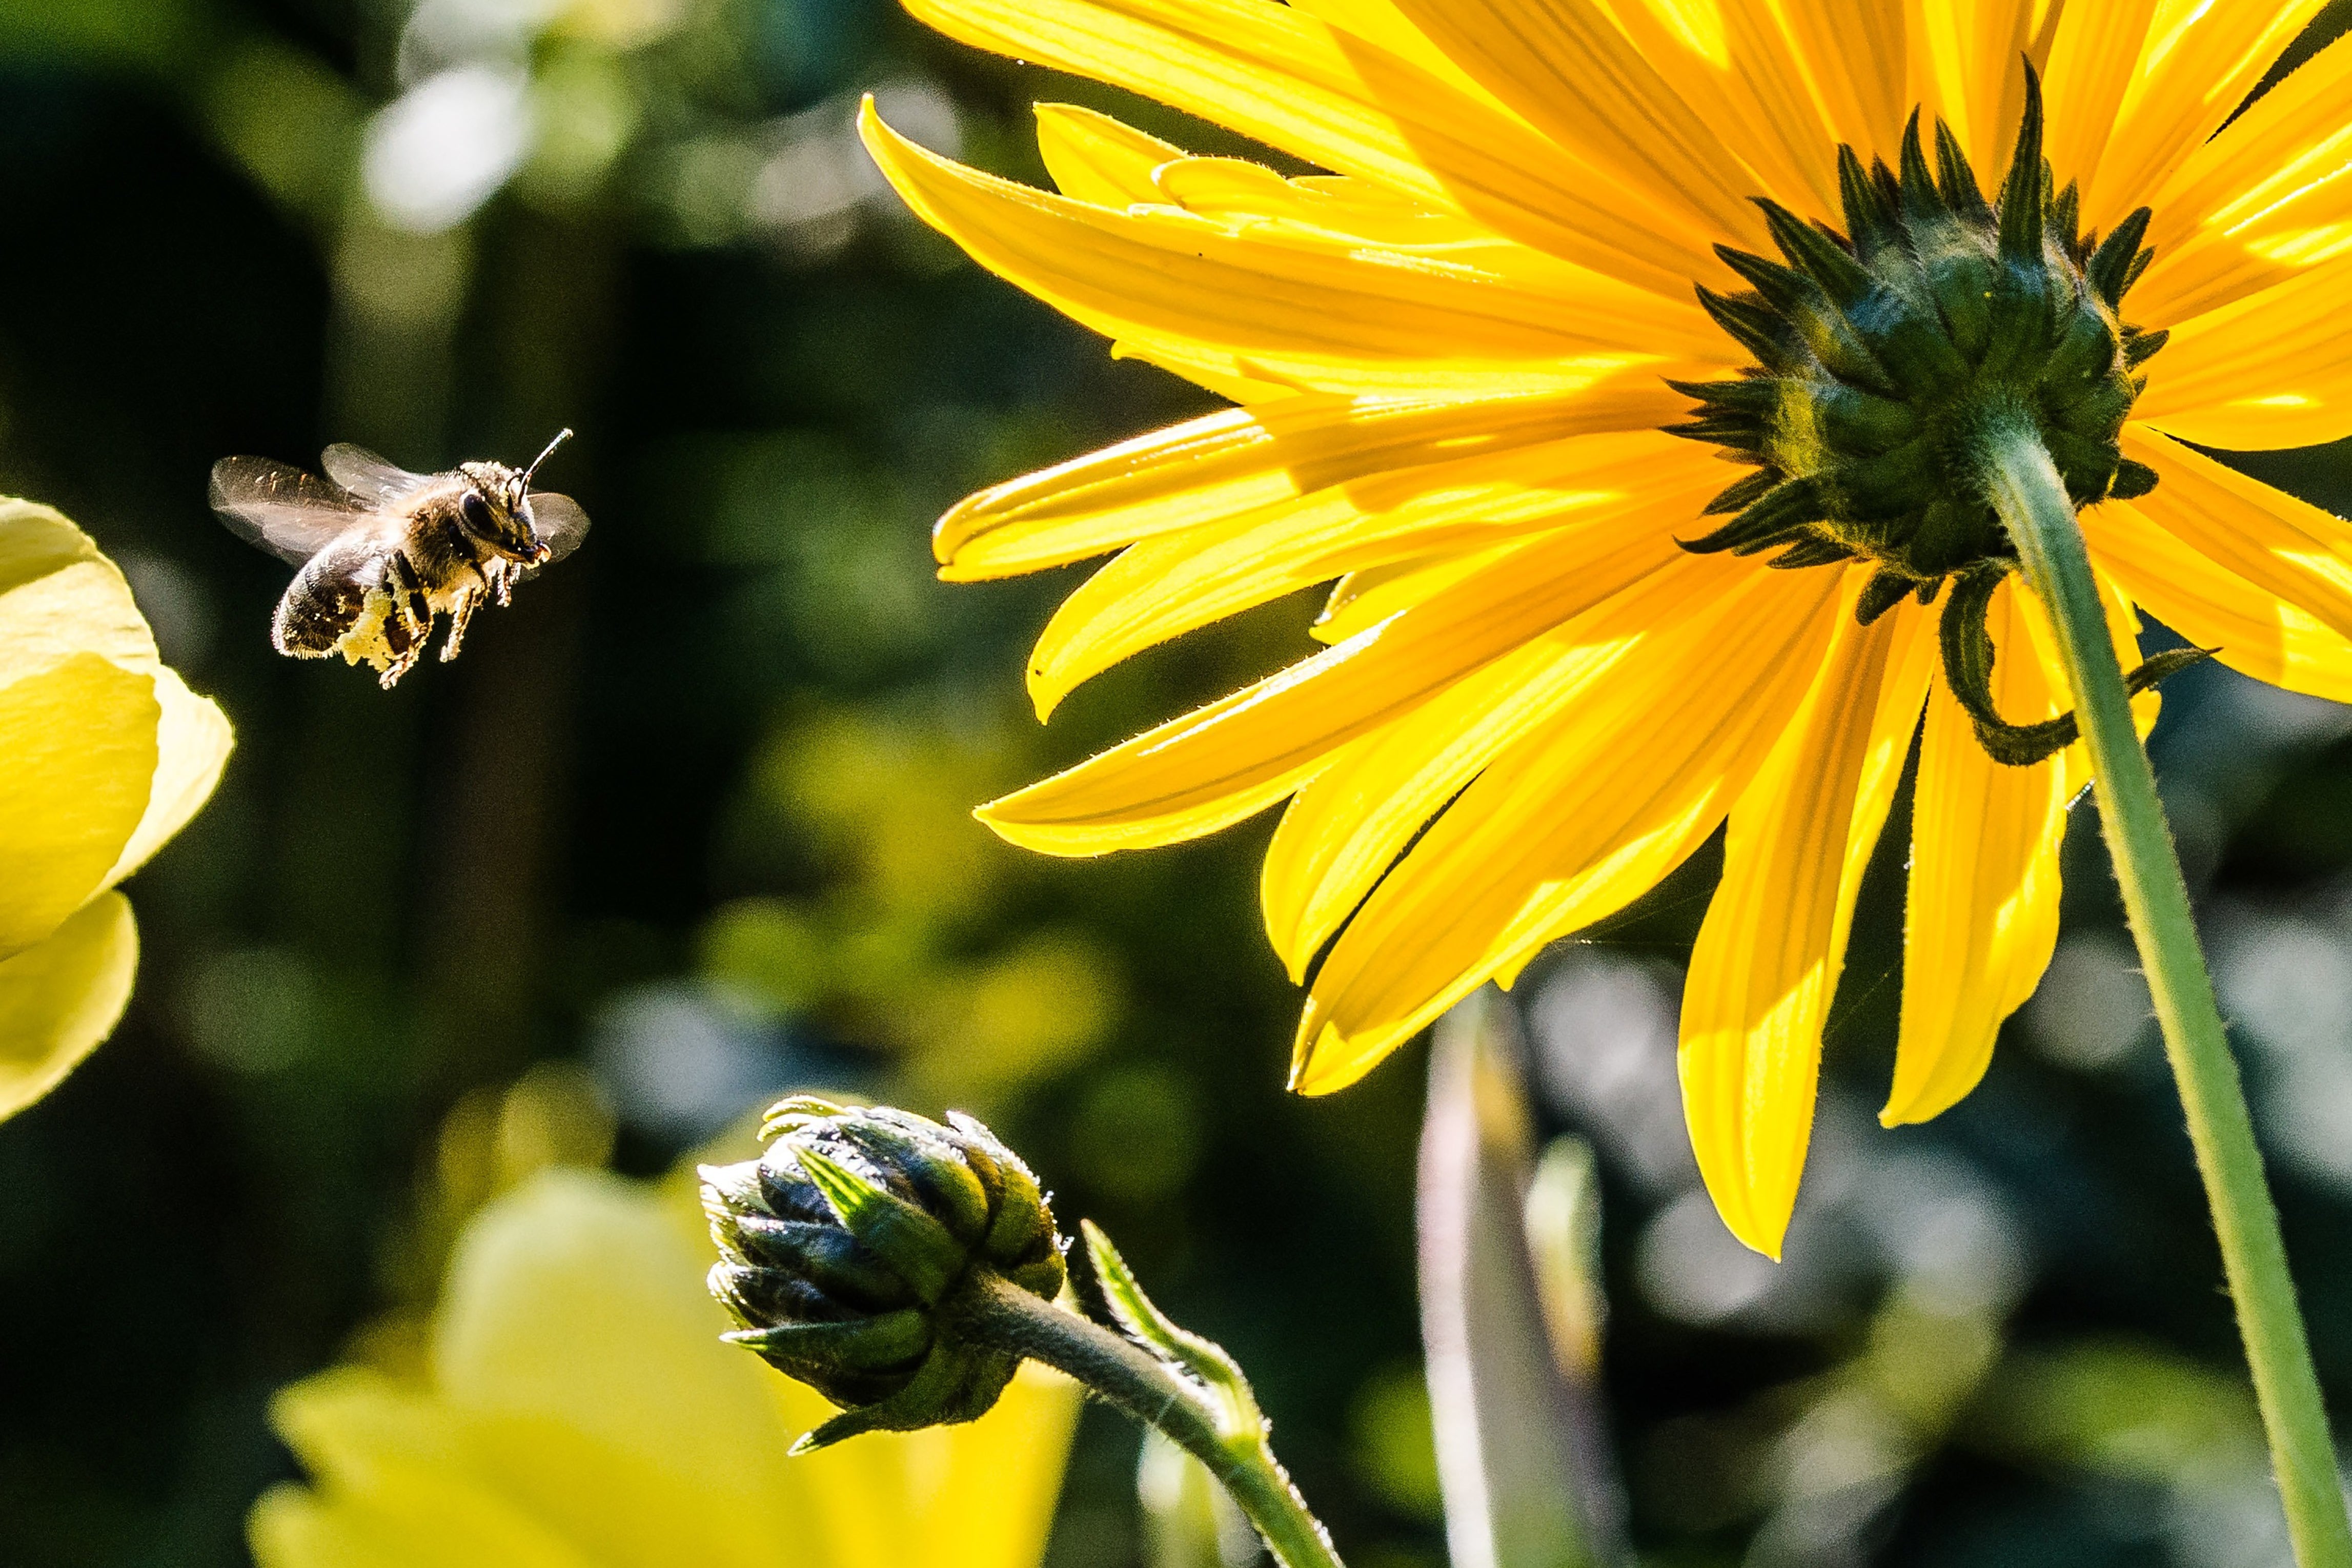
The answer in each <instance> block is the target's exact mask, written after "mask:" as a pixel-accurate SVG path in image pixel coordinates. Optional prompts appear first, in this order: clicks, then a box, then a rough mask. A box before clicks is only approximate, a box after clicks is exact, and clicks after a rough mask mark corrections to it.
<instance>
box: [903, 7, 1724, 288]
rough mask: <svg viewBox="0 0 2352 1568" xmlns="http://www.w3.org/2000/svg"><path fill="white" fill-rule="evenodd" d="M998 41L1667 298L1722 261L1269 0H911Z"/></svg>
mask: <svg viewBox="0 0 2352 1568" xmlns="http://www.w3.org/2000/svg"><path fill="white" fill-rule="evenodd" d="M908 10H909V11H911V12H912V13H913V14H914V15H915V16H916V17H917V18H918V19H919V20H921V21H923V22H926V23H928V24H929V25H930V26H934V27H937V28H939V29H940V31H941V32H944V33H947V34H949V35H950V37H957V38H961V39H962V40H963V41H964V42H966V43H968V44H973V45H976V46H978V47H981V48H983V49H990V50H993V51H994V52H996V53H998V54H1002V55H1011V56H1013V57H1017V58H1021V59H1025V60H1033V61H1035V62H1036V63H1038V64H1040V65H1046V66H1052V67H1055V68H1058V69H1061V70H1066V71H1073V72H1076V74H1078V75H1080V76H1085V77H1089V78H1094V79H1096V80H1098V81H1107V82H1110V83H1113V84H1114V85H1116V86H1118V87H1123V88H1127V89H1129V90H1131V91H1135V92H1139V93H1141V94H1143V95H1144V96H1146V97H1148V98H1152V99H1158V100H1160V102H1162V103H1166V104H1170V105H1171V106H1173V107H1175V108H1177V109H1181V110H1185V111H1187V112H1188V113H1192V114H1197V115H1200V116H1201V117H1202V118H1203V119H1206V120H1212V121H1214V122H1215V123H1217V124H1220V125H1223V126H1225V127H1227V128H1228V129H1230V130H1234V131H1240V132H1241V133H1242V134H1243V135H1244V136H1249V137H1254V138H1255V139H1256V140H1258V141H1265V142H1266V143H1268V144H1270V145H1272V146H1275V147H1278V148H1281V149H1283V150H1284V151H1286V152H1290V153H1293V154H1295V155H1296V156H1297V157H1300V158H1303V159H1306V160H1307V162H1312V163H1315V164H1318V165H1319V166H1321V167H1323V168H1326V169H1328V170H1331V171H1333V172H1337V173H1342V174H1356V175H1360V176H1363V177H1365V178H1367V179H1371V180H1376V181H1379V182H1381V183H1385V184H1388V185H1391V186H1392V187H1394V188H1395V189H1397V190H1399V191H1401V192H1406V193H1412V194H1413V195H1415V196H1417V197H1419V198H1421V199H1422V200H1424V201H1426V202H1429V203H1430V204H1433V205H1438V206H1448V207H1455V208H1459V209H1461V210H1463V211H1466V212H1468V213H1469V214H1472V215H1473V216H1475V217H1476V218H1478V219H1479V220H1480V221H1482V222H1484V223H1486V224H1487V225H1490V226H1491V227H1493V228H1494V229H1496V231H1497V232H1498V233H1501V234H1505V235H1510V236H1511V237H1512V238H1515V239H1517V240H1520V241H1522V242H1524V243H1526V244H1528V245H1532V246H1537V247H1538V248H1539V249H1543V250H1548V251H1550V252H1551V253H1552V254H1554V255H1556V256H1565V257H1567V258H1568V259H1570V260H1571V261H1576V262H1580V263H1582V264H1583V265H1585V266H1588V267H1593V268H1594V269H1595V270H1597V271H1601V272H1604V273H1607V274H1608V275H1610V276H1611V277H1619V278H1622V279H1623V280H1625V281H1627V282H1630V283H1635V284H1639V285H1641V286H1642V287H1645V288H1648V289H1651V290H1652V291H1654V292H1655V293H1657V294H1659V295H1661V296H1663V297H1664V298H1670V299H1675V300H1677V301H1680V300H1683V299H1686V298H1689V288H1690V279H1691V278H1693V277H1698V276H1702V275H1704V274H1705V273H1706V271H1707V270H1708V269H1710V268H1711V267H1714V266H1715V265H1716V264H1715V260H1714V257H1713V256H1712V255H1711V254H1710V253H1709V252H1708V251H1707V249H1706V243H1705V236H1702V235H1695V234H1691V233H1688V232H1683V233H1679V234H1666V233H1663V232H1661V230H1660V228H1659V226H1658V225H1655V224H1654V223H1652V222H1650V221H1648V220H1649V214H1647V213H1646V212H1644V211H1643V206H1642V204H1640V203H1637V202H1635V201H1633V200H1632V199H1631V198H1630V197H1629V196H1628V195H1627V194H1626V193H1624V192H1623V191H1622V189H1621V188H1620V187H1618V186H1617V185H1616V183H1614V182H1613V181H1611V180H1608V179H1606V178H1604V177H1602V176H1601V175H1600V174H1598V173H1597V172H1594V171H1592V170H1591V169H1589V168H1585V167H1583V166H1581V165H1580V164H1579V163H1577V162H1575V161H1574V160H1573V159H1570V158H1569V157H1567V156H1565V155H1564V154H1563V153H1562V152H1560V151H1559V149H1558V148H1556V147H1554V146H1553V145H1552V144H1551V143H1550V142H1549V141H1546V140H1545V139H1544V138H1543V137H1541V136H1539V135H1538V134H1536V133H1535V132H1534V131H1532V130H1530V129H1529V128H1528V126H1527V125H1526V124H1525V123H1523V122H1522V121H1520V120H1517V119H1516V118H1513V117H1511V116H1508V115H1506V114H1503V113H1499V112H1497V111H1495V110H1490V109H1488V108H1487V107H1486V105H1484V104H1482V103H1481V102H1480V101H1479V99H1477V98H1475V97H1474V96H1472V95H1470V94H1467V93H1465V92H1463V91H1461V90H1459V89H1455V88H1454V87H1451V86H1449V85H1448V84H1447V83H1446V82H1445V81H1444V79H1442V78H1440V77H1437V76H1433V75H1432V74H1430V73H1429V72H1427V71H1424V70H1422V69H1421V68H1418V67H1416V66H1414V65H1413V64H1412V62H1411V61H1409V60H1407V59H1405V58H1402V57H1399V56H1397V55H1394V54H1391V53H1390V52H1389V51H1388V50H1386V49H1384V48H1381V47H1378V46H1377V45H1374V44H1371V43H1370V42H1367V41H1365V40H1363V39H1361V38H1360V37H1355V36H1353V35H1349V34H1339V35H1335V34H1334V33H1333V31H1332V29H1330V28H1328V27H1327V26H1323V25H1322V24H1321V23H1319V22H1318V21H1316V20H1315V19H1314V18H1313V17H1312V16H1308V15H1307V14H1306V13H1305V12H1304V11H1302V10H1300V9H1297V8H1296V7H1291V6H1286V5H1275V4H1271V3H1270V0H910V4H909V5H908Z"/></svg>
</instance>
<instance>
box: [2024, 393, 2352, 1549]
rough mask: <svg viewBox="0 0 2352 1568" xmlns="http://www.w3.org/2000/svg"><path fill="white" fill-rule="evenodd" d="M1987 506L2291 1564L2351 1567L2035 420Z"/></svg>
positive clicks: (2337, 1490) (2249, 1144)
mask: <svg viewBox="0 0 2352 1568" xmlns="http://www.w3.org/2000/svg"><path fill="white" fill-rule="evenodd" d="M1982 457H1983V475H1984V480H1985V483H1986V486H1987V487H1988V488H1989V490H1990V494H1991V499H1992V503H1993V506H1994V507H1995V508H1996V509H1997V510H1998V511H1999V512H2000V518H2001V521H2002V522H2003V523H2004V524H2005V525H2006V526H2007V527H2008V529H2009V534H2010V538H2011V539H2013V540H2014V541H2015V542H2016V546H2017V553H2018V559H2019V560H2020V561H2021V564H2022V565H2023V567H2024V573H2025V580H2026V582H2027V583H2028V584H2029V585H2031V587H2032V590H2033V592H2034V594H2035V596H2036V597H2038V598H2039V599H2040V600H2041V601H2042V605H2043V607H2044V608H2045V609H2046V610H2047V611H2048V612H2049V615H2050V620H2051V622H2052V624H2053V626H2054V627H2055V629H2056V631H2057V634H2058V643H2059V648H2060V654H2061V657H2062V658H2063V661H2064V664H2065V666H2066V678H2067V684H2068V685H2070V686H2072V687H2073V689H2074V709H2075V713H2076V714H2077V715H2078V716H2079V719H2080V722H2081V725H2082V733H2083V740H2084V744H2085V745H2087V746H2088V747H2089V748H2090V753H2091V770H2092V774H2093V776H2094V777H2095V779H2097V782H2098V795H2099V821H2100V823H2101V825H2102V827H2103V828H2104V829H2105V835H2106V841H2107V852H2108V854H2109V855H2110V856H2111V857H2112V859H2113V860H2114V862H2115V868H2116V882H2117V883H2119V884H2120V885H2121V887H2122V889H2123V897H2124V909H2125V911H2126V913H2127V914H2128V915H2129V916H2130V918H2131V928H2132V936H2133V939H2134V940H2135V941H2136V942H2137V944H2138V946H2139V955H2140V961H2141V963H2142V965H2143V966H2144V967H2145V968H2146V970H2147V984H2148V990H2149V992H2150V993H2151V994H2152V995H2153V997H2154V998H2155V1001H2156V1016H2157V1020H2158V1023H2159V1024H2160V1025H2161V1026H2162V1029H2163V1031H2164V1048H2165V1054H2166V1056H2167V1057H2168V1059H2169V1060H2170V1061H2171V1063H2172V1073H2173V1078H2174V1080H2175V1082H2177V1083H2178V1084H2179V1089H2180V1103H2181V1107H2182V1109H2183V1110H2184V1111H2185V1112H2186V1113H2188V1121H2189V1142H2190V1144H2191V1145H2194V1146H2195V1149H2196V1152H2197V1169H2198V1173H2199V1174H2200V1176H2203V1178H2204V1181H2205V1197H2206V1201H2207V1203H2208V1204H2209V1205H2210V1207H2211V1208H2212V1211H2213V1228H2214V1230H2215V1232H2216V1233H2217V1234H2218V1235H2219V1237H2220V1239H2221V1267H2222V1270H2223V1271H2224V1273H2225V1274H2226V1276H2227V1277H2228V1280H2229V1287H2230V1295H2231V1300H2232V1301H2235V1302H2236V1304H2237V1309H2238V1330H2239V1333H2241V1335H2242V1336H2243V1338H2244V1341H2245V1345H2246V1362H2247V1364H2248V1365H2249V1367H2250V1368H2251V1369H2252V1373H2253V1382H2254V1396H2255V1398H2256V1400H2257V1401H2258V1402H2259V1403H2260V1405H2261V1406H2262V1413H2263V1432H2264V1434H2265V1435H2266V1436H2267V1437H2268V1438H2269V1440H2270V1448H2271V1463H2272V1467H2273V1469H2274V1470H2275V1472H2276V1474H2277V1477H2278V1488H2279V1497H2280V1500H2281V1501H2282V1502H2283V1503H2284V1505H2285V1509H2286V1521H2287V1531H2288V1533H2289V1535H2290V1536H2291V1537H2292V1539H2293V1541H2294V1556H2295V1561H2296V1562H2297V1563H2300V1564H2301V1565H2302V1568H2352V1521H2347V1517H2346V1513H2345V1502H2344V1492H2343V1489H2342V1487H2341V1485H2340V1484H2339V1482H2338V1480H2337V1479H2336V1454H2335V1448H2334V1445H2333V1444H2332V1442H2331V1441H2330V1438H2329V1436H2328V1429H2327V1412H2326V1406H2324V1405H2323V1404H2322V1403H2321V1400H2320V1394H2319V1378H2318V1375H2316V1374H2315V1372H2314V1371H2313V1369H2312V1364H2311V1347H2310V1345H2309V1343H2307V1341H2306V1339H2305V1334H2304V1327H2303V1316H2302V1312H2301V1311H2300V1310H2299V1309H2298V1308H2297V1306H2296V1304H2295V1292H2294V1279H2293V1278H2292V1277H2291V1276H2290V1275H2289V1274H2288V1272H2287V1265H2286V1246H2285V1243H2284V1240H2282V1239H2281V1238H2280V1235H2279V1223H2278V1213H2277V1211H2276V1210H2275V1209H2274V1208H2273V1207H2272V1204H2271V1195H2270V1188H2269V1186H2267V1185H2266V1184H2265V1182H2264V1180H2263V1157H2262V1153H2261V1151H2260V1149H2259V1148H2257V1147H2256V1145H2255V1143H2254V1126H2253V1120H2252V1117H2251V1116H2250V1115H2249V1114H2248V1113H2247V1110H2246V1099H2245V1093H2244V1091H2243V1089H2242V1087H2241V1086H2240V1083H2239V1081H2238V1064H2237V1061H2236V1059H2235V1058H2234V1057H2232V1056H2231V1052H2230V1042H2229V1039H2228V1037H2227V1035H2226V1034H2225V1033H2224V1032H2223V1030H2222V1025H2221V1013H2220V1011H2219V1010H2218V1009H2216V1008H2215V1006H2214V1003H2213V983H2212V981H2211V979H2210V977H2208V976H2207V974H2206V972H2205V958H2204V955H2203V953H2202V952H2201V951H2200V948H2199V946H2198V942H2197V927H2196V925H2195V924H2194V923H2193V921H2192V920H2191V918H2190V915H2189V888H2188V885H2187V883H2184V882H2183V881H2182V880H2181V875H2180V862H2179V858H2178V856H2177V855H2176V854H2175V853H2174V851H2173V845H2172V833H2171V830H2170V829H2169V828H2168V826H2167V825H2166V823H2165V819H2164V807H2163V804H2162V803H2161V802H2160V801H2159V800H2158V798H2157V792H2156V774H2155V772H2154V770H2153V769H2151V768H2149V767H2148V761H2147V752H2146V751H2144V750H2142V749H2141V747H2140V744H2139V737H2138V735H2137V732H2136V731H2135V730H2134V729H2133V727H2132V718H2131V708H2130V706H2129V701H2128V699H2127V698H2126V695H2125V693H2124V676H2123V670H2122V667H2121V666H2120V665H2119V664H2117V662H2116V652H2115V644H2114V643H2113V641H2112V640H2111V639H2110V638H2109V636H2108V632H2107V624H2106V617H2105V612H2103V610H2102V609H2101V606H2100V602H2099V593H2098V587H2097V584H2096V582H2095V580H2094V579H2093V577H2092V575H2091V559H2090V555H2089V552H2088V551H2086V550H2085V549H2084V546H2083V536H2082V533H2081V531H2080V529H2079V528H2078V527H2077V525H2076V523H2075V520H2074V507H2073V505H2072V504H2071V503H2070V502H2069V501H2068V499H2067V497H2066V492H2065V488H2064V486H2063V483H2062V482H2061V481H2060V479H2059V476H2058V473H2057V470H2056V469H2055V468H2054V467H2053V465H2052V464H2051V461H2050V456H2049V454H2048V453H2047V452H2046V451H2045V450H2044V449H2043V447H2042V441H2041V438H2040V436H2039V434H2036V433H2035V431H2034V430H2033V428H2032V425H2031V424H2030V423H2027V422H2025V421H2024V420H2022V419H2020V420H2016V421H2013V422H2011V423H2007V424H2005V425H2001V426H1997V427H1995V428H1994V429H1993V430H1991V431H1990V433H1989V434H1988V435H1987V436H1986V438H1985V440H1984V444H1983V449H1982Z"/></svg>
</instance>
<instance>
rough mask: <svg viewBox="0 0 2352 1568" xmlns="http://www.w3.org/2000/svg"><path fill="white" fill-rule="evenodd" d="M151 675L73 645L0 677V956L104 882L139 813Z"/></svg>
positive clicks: (148, 744)
mask: <svg viewBox="0 0 2352 1568" xmlns="http://www.w3.org/2000/svg"><path fill="white" fill-rule="evenodd" d="M161 712H162V710H161V708H160V707H159V706H158V705H157V703H156V699H155V681H154V679H153V678H152V677H151V676H149V675H145V674H136V673H134V672H132V671H130V670H126V669H124V668H123V667H122V666H121V665H120V664H115V663H114V662H112V661H111V660H109V659H105V658H101V657H100V656H99V655H98V654H96V653H76V654H73V655H72V656H71V657H69V658H67V659H65V660H64V661H63V662H61V663H58V664H51V665H50V666H49V667H48V668H47V669H45V670H43V671H42V672H41V673H40V674H33V675H27V676H26V677H24V678H23V679H20V680H17V681H16V682H15V683H13V684H11V685H6V686H0V757H5V758H7V759H8V765H7V767H6V768H0V957H5V956H7V955H9V954H12V953H16V952H17V951H19V950H21V949H23V948H25V947H27V946H31V945H32V944H34V943H36V942H38V941H40V940H41V939H42V938H43V937H45V936H47V935H48V934H49V933H50V932H52V931H54V930H56V929H57V928H58V925H59V924H60V923H61V922H63V921H64V919H65V918H66V916H67V915H71V914H72V913H73V912H74V911H75V910H77V909H79V908H80V907H81V906H82V905H83V904H86V903H88V902H89V899H90V897H91V895H92V894H96V893H97V892H98V891H99V890H100V888H101V887H103V886H104V885H105V883H106V879H107V876H108V874H109V873H110V871H111V870H112V868H113V867H114V865H115V863H116V862H117V861H119V860H120V859H121V857H122V852H123V848H124V846H125V845H127V844H128V843H130V841H131V834H132V832H133V831H135V830H136V829H137V828H138V826H139V821H140V818H141V817H142V815H143V814H144V813H145V811H146V810H147V801H148V785H149V781H150V780H151V779H153V777H154V775H155V762H156V736H155V730H156V724H157V721H158V719H159V718H160V716H161Z"/></svg>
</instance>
